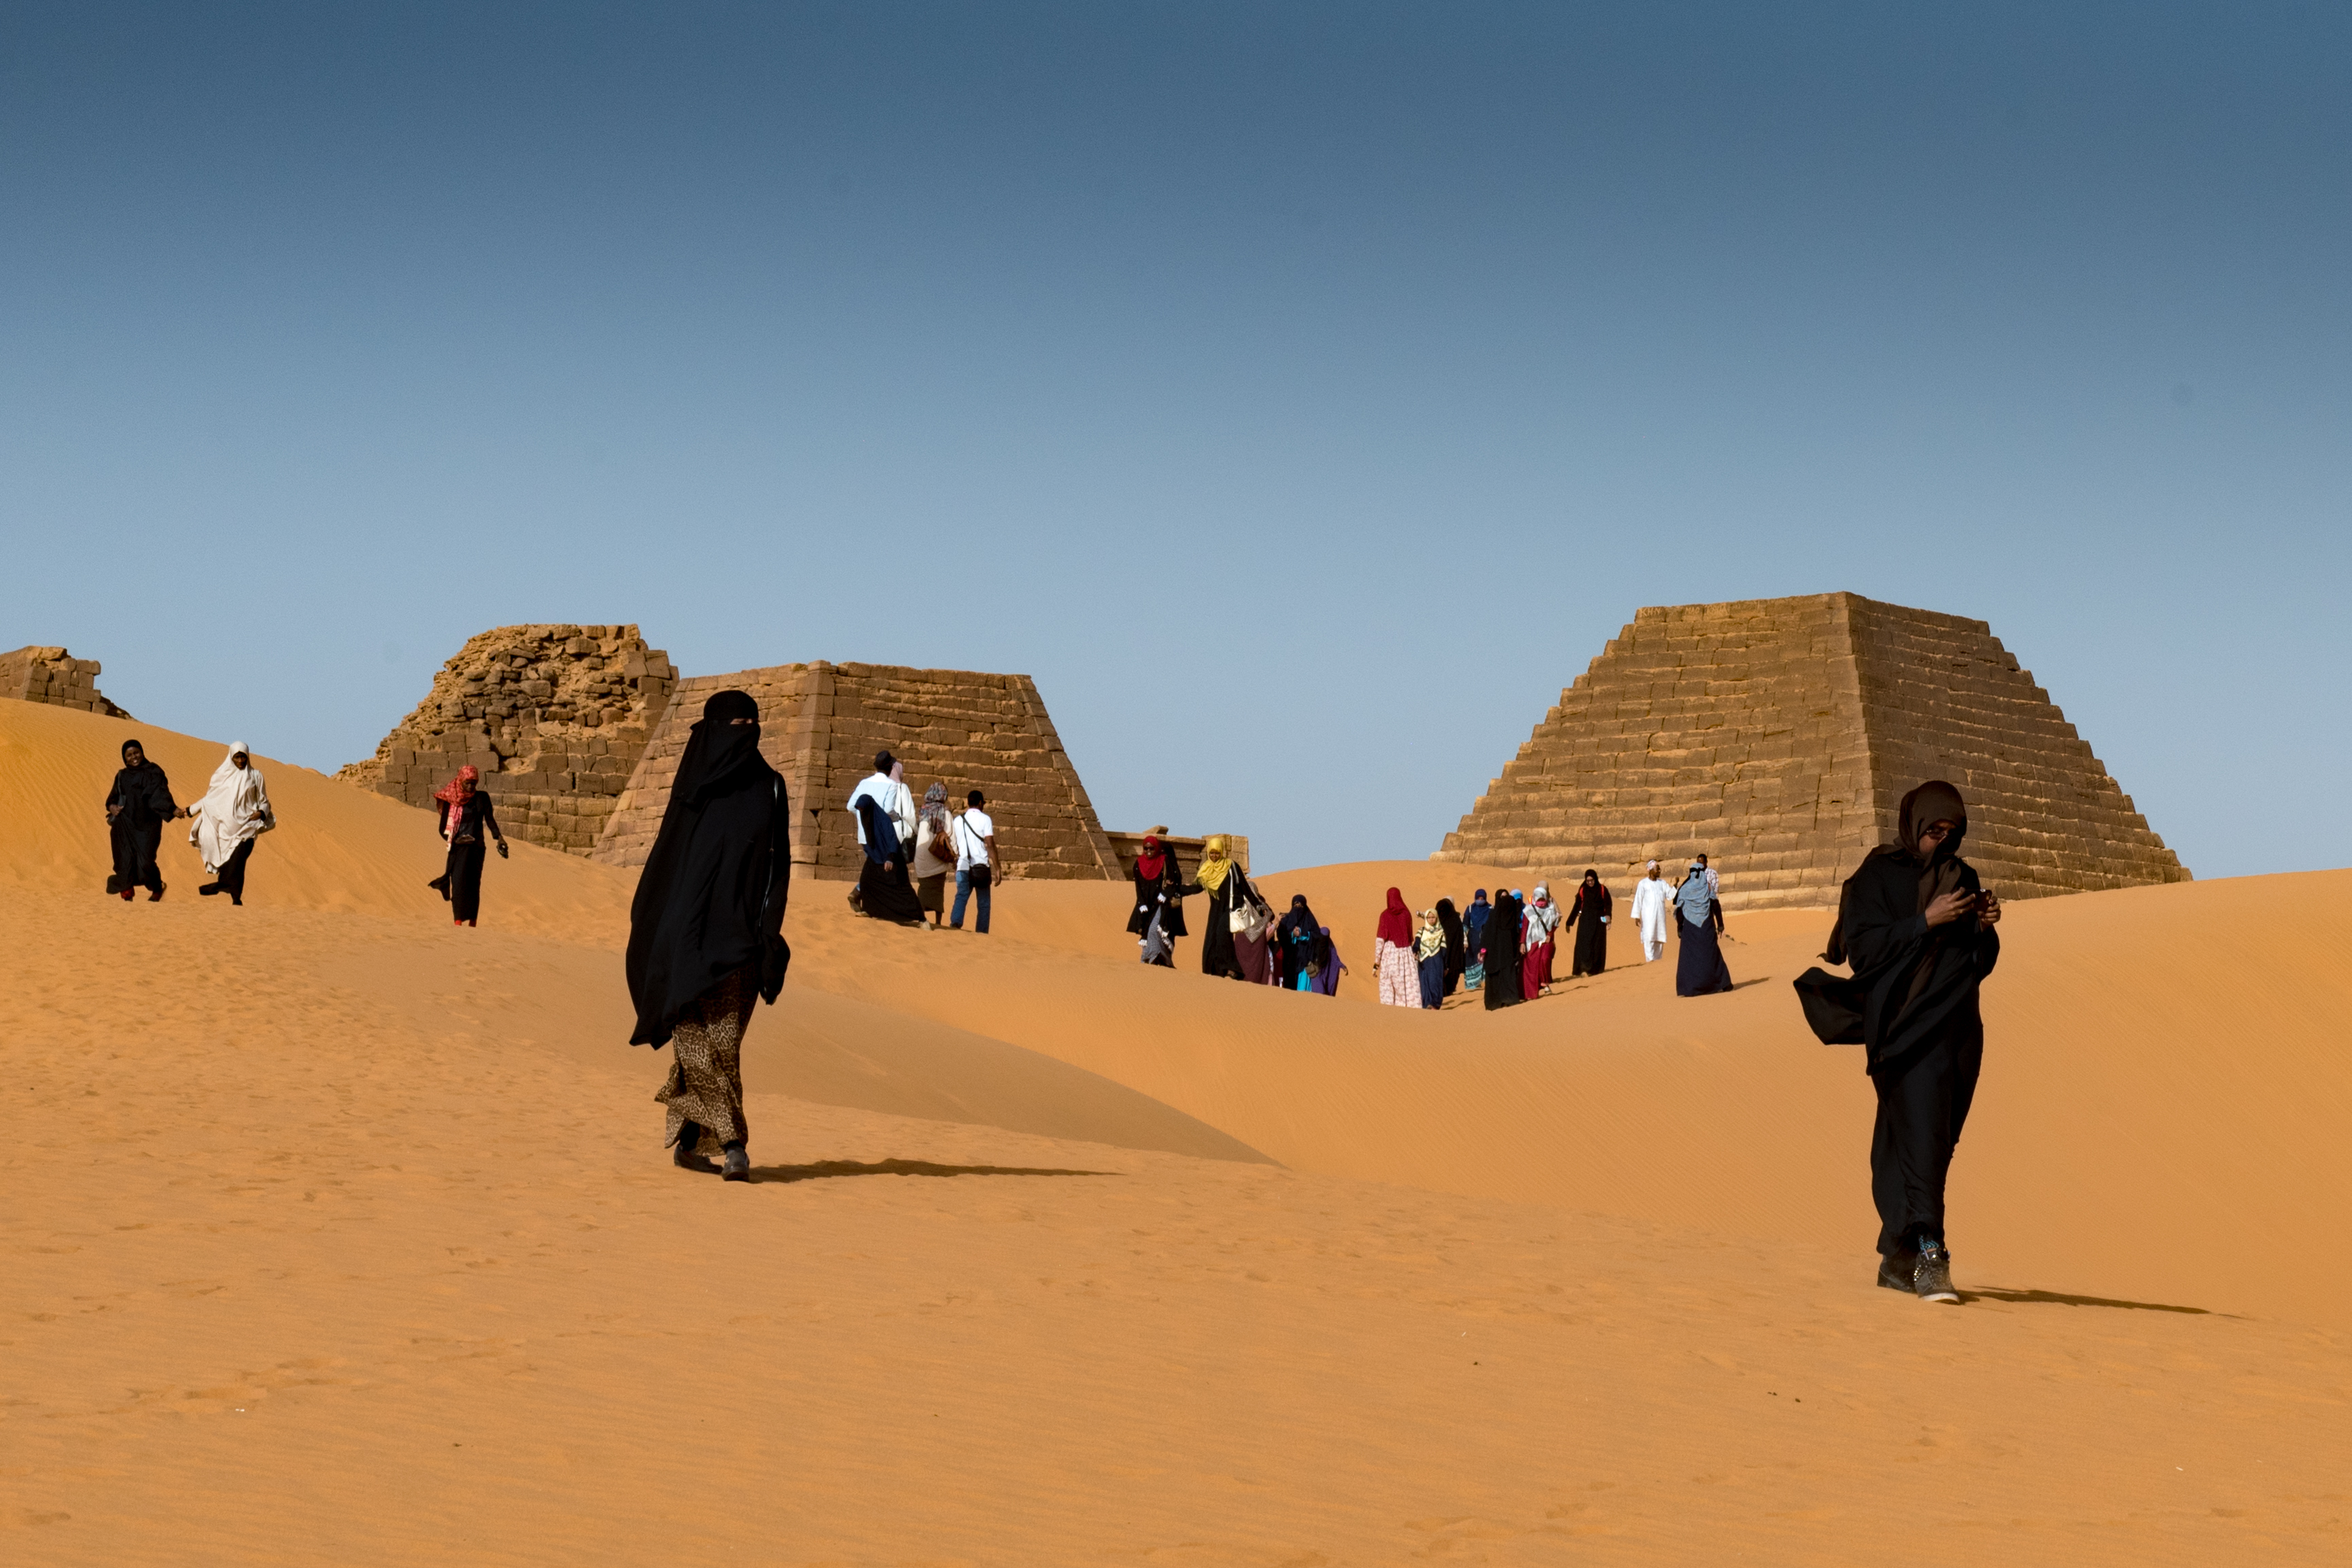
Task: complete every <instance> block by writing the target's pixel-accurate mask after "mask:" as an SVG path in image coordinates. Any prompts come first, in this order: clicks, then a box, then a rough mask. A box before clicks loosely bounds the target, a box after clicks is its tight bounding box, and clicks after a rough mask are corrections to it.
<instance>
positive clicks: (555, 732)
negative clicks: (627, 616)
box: [336, 625, 677, 855]
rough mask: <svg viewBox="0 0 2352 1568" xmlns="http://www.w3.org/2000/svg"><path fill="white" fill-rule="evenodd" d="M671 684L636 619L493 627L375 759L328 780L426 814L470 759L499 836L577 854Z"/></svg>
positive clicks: (440, 677)
mask: <svg viewBox="0 0 2352 1568" xmlns="http://www.w3.org/2000/svg"><path fill="white" fill-rule="evenodd" d="M676 684H677V673H676V672H675V671H674V670H673V669H671V667H670V663H669V656H668V655H667V654H666V653H662V652H661V650H659V649H657V648H649V647H647V646H646V643H645V639H644V638H642V637H640V636H639V635H638V634H637V629H636V628H635V626H625V625H594V626H572V625H545V626H499V627H496V628H494V629H492V630H490V631H488V632H482V633H481V634H480V635H478V636H476V637H473V638H470V639H468V640H467V643H466V645H465V646H464V647H463V648H461V649H459V650H458V651H457V656H456V657H455V658H453V659H451V660H450V661H449V662H448V663H447V664H444V665H443V666H442V667H441V670H440V673H439V674H436V675H435V676H434V677H433V689H432V691H431V693H430V694H429V695H426V697H425V700H424V701H423V702H422V703H419V704H418V705H417V706H416V708H415V711H414V712H413V713H411V714H410V715H409V716H407V717H406V718H404V719H403V720H402V721H401V722H400V724H399V726H398V727H396V728H394V730H393V732H392V733H391V734H390V735H387V736H385V737H383V742H382V744H380V745H378V746H377V747H376V749H375V755H374V756H373V757H372V758H369V759H368V760H366V761H364V762H354V763H352V764H351V765H350V766H349V767H346V768H342V769H341V771H340V772H338V773H337V774H336V777H337V778H339V779H344V780H346V781H348V782H351V783H354V784H358V785H361V786H362V787H363V788H366V789H374V790H376V791H377V792H378V793H380V794H384V795H389V796H391V797H392V798H393V799H394V800H404V801H406V802H407V803H408V804H410V805H412V806H421V807H424V808H425V809H426V810H431V809H432V805H433V792H434V791H435V790H436V789H439V788H441V786H443V785H444V784H446V783H447V782H448V781H449V780H450V779H453V778H455V777H456V776H457V769H458V768H462V767H464V766H465V765H466V764H467V763H472V764H473V765H474V766H475V767H476V768H479V769H480V770H481V774H482V788H483V789H487V790H488V791H489V794H490V797H491V800H492V801H493V802H494V803H495V804H496V806H497V808H498V814H499V825H500V826H501V827H503V828H504V829H505V830H506V831H508V832H509V833H510V834H512V835H514V836H515V837H517V838H520V839H523V840H526V841H530V842H531V843H535V844H542V845H545V846H546V847H547V848H549V849H558V850H564V851H567V852H570V853H572V854H577V855H585V854H586V853H588V852H589V851H590V850H591V849H593V847H594V846H595V843H596V840H597V838H598V836H599V835H600V834H602V833H603V831H604V824H605V820H606V819H607V818H608V817H610V816H611V815H612V812H613V808H614V805H615V804H616V803H617V802H618V800H620V797H621V793H622V791H623V790H624V789H625V788H626V786H627V784H628V781H629V777H630V775H631V774H632V773H634V772H635V770H636V766H637V761H638V759H639V758H640V757H641V756H643V754H644V752H645V748H646V739H647V737H648V736H649V735H650V734H651V732H652V729H653V727H654V725H655V723H656V721H658V719H659V718H660V716H661V715H662V712H663V710H664V709H665V708H666V707H667V704H668V702H669V698H670V695H671V692H672V690H673V688H674V687H675V685H676Z"/></svg>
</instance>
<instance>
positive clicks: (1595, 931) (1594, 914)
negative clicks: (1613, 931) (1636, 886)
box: [1568, 883, 1611, 978]
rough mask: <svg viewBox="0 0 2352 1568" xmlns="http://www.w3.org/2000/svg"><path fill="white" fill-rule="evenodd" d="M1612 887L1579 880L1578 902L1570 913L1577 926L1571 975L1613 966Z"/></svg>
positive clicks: (1571, 919) (1597, 971)
mask: <svg viewBox="0 0 2352 1568" xmlns="http://www.w3.org/2000/svg"><path fill="white" fill-rule="evenodd" d="M1610 904H1611V900H1610V897H1609V890H1608V889H1607V888H1605V887H1602V886H1600V885H1599V884H1598V883H1579V884H1578V886H1577V889H1576V903H1575V904H1573V905H1572V906H1571V907H1570V910H1569V912H1568V920H1569V924H1570V925H1573V926H1575V927H1576V959H1575V965H1574V967H1572V968H1570V970H1569V975H1570V977H1571V978H1573V977H1576V976H1578V975H1598V974H1600V973H1601V971H1603V970H1605V969H1606V968H1608V967H1609V927H1608V926H1607V925H1603V924H1601V923H1602V922H1603V921H1605V920H1607V919H1608V918H1609V909H1610Z"/></svg>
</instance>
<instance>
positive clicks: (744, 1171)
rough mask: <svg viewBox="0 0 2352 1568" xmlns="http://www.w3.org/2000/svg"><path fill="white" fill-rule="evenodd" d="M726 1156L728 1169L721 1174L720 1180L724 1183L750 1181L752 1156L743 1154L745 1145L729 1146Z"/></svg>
mask: <svg viewBox="0 0 2352 1568" xmlns="http://www.w3.org/2000/svg"><path fill="white" fill-rule="evenodd" d="M726 1154H727V1168H726V1169H725V1170H724V1171H722V1172H720V1173H719V1177H720V1179H721V1180H723V1181H750V1180H751V1155H748V1154H745V1153H744V1152H743V1145H740V1144H730V1145H727V1150H726Z"/></svg>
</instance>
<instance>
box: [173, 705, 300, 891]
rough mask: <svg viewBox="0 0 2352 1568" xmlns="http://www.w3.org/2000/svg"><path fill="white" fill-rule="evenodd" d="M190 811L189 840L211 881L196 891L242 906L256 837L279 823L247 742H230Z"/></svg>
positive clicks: (266, 787) (266, 786)
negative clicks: (203, 794)
mask: <svg viewBox="0 0 2352 1568" xmlns="http://www.w3.org/2000/svg"><path fill="white" fill-rule="evenodd" d="M188 815H189V816H190V817H192V818H194V822H193V824H192V825H191V826H190V827H189V829H188V842H190V843H192V844H194V845H195V846H196V854H197V857H198V858H199V859H201V860H202V861H203V862H205V870H206V871H208V872H211V873H213V880H212V881H210V882H208V883H205V884H204V885H203V886H202V887H200V888H198V889H196V891H197V892H198V893H200V894H205V895H206V896H207V897H209V896H210V895H212V894H216V893H226V894H228V901H229V902H230V903H231V904H239V905H242V904H244V903H245V868H246V865H247V862H249V861H251V860H252V859H253V842H254V840H255V839H257V838H258V837H259V836H260V835H261V834H263V833H266V832H268V831H270V830H271V829H272V828H275V827H276V826H277V825H278V817H277V814H276V813H275V812H273V811H272V810H270V809H269V789H268V785H266V784H265V783H264V782H263V781H262V778H261V769H260V768H256V767H255V766H254V765H253V757H252V755H251V754H250V753H249V752H247V750H246V748H245V742H243V741H241V740H232V741H230V742H229V745H228V755H227V756H226V757H224V758H221V763H220V766H219V767H217V768H214V769H213V778H212V783H211V785H210V786H209V787H207V788H206V789H205V798H204V799H203V800H199V801H197V802H196V803H195V804H194V805H193V806H191V807H189V808H188Z"/></svg>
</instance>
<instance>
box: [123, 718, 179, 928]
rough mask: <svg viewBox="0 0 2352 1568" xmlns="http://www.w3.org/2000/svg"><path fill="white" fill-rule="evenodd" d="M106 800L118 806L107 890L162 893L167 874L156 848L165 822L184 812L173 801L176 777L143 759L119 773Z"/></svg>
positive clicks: (130, 743) (129, 743)
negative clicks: (158, 866) (139, 889)
mask: <svg viewBox="0 0 2352 1568" xmlns="http://www.w3.org/2000/svg"><path fill="white" fill-rule="evenodd" d="M137 744H138V742H136V741H130V740H126V741H124V742H123V743H122V748H123V749H124V750H125V751H128V750H130V749H131V747H133V746H135V745H137ZM106 803H107V805H108V806H110V807H112V808H115V810H114V813H113V815H112V817H111V818H110V819H109V821H108V823H107V838H108V841H109V844H108V847H109V848H110V849H111V850H112V851H113V859H114V877H113V880H112V881H111V882H110V883H109V884H108V886H107V890H106V891H107V892H109V893H127V892H129V891H130V890H131V889H132V888H134V887H143V888H146V889H147V890H148V891H150V892H151V893H156V894H161V893H162V892H163V873H162V872H160V871H158V870H157V869H156V866H155V851H156V850H157V848H158V847H159V846H161V845H162V843H163V824H164V823H165V822H168V821H171V820H172V819H173V817H176V816H178V815H179V814H180V808H179V807H177V806H175V805H173V803H172V781H171V780H170V779H167V778H165V777H164V776H163V768H159V767H157V766H156V765H155V764H154V763H152V762H146V761H142V762H141V763H140V764H139V766H138V767H136V768H128V767H126V768H121V769H119V770H118V771H117V772H116V773H115V775H114V788H113V789H110V790H109V791H108V792H107V796H106Z"/></svg>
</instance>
